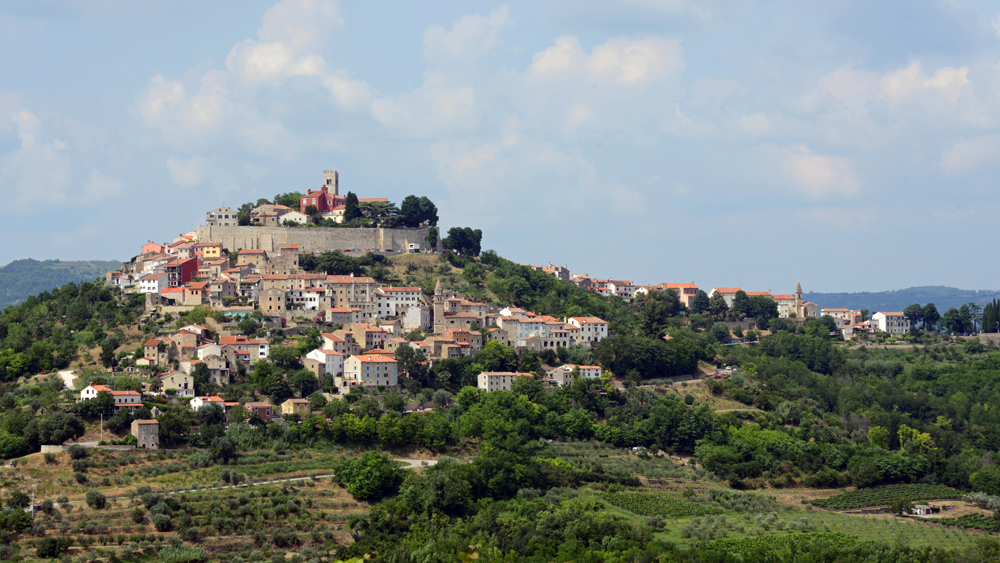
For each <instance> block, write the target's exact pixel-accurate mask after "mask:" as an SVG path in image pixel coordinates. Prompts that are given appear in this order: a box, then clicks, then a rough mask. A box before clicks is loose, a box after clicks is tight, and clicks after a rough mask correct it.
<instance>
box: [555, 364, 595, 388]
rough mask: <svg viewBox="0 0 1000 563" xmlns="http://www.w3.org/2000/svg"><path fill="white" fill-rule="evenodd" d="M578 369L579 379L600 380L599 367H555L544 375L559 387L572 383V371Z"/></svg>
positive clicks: (572, 365) (569, 365) (566, 365)
mask: <svg viewBox="0 0 1000 563" xmlns="http://www.w3.org/2000/svg"><path fill="white" fill-rule="evenodd" d="M578 367H579V368H580V378H581V379H600V378H601V373H602V371H601V367H600V366H576V365H574V364H565V365H562V366H559V367H557V368H556V369H554V370H552V371H550V372H548V373H547V374H546V375H548V376H549V377H551V378H552V379H554V380H555V381H556V383H558V384H559V386H560V387H562V386H563V385H567V384H571V383H573V370H574V369H576V368H578Z"/></svg>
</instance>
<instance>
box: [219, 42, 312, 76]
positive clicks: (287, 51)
mask: <svg viewBox="0 0 1000 563" xmlns="http://www.w3.org/2000/svg"><path fill="white" fill-rule="evenodd" d="M325 66H326V61H324V60H323V57H321V56H319V55H314V54H307V55H303V56H301V57H297V56H296V55H295V51H293V50H292V48H291V47H290V46H288V45H286V44H284V43H282V42H280V41H278V42H272V43H268V42H258V41H253V40H252V39H246V40H244V41H241V42H239V43H237V44H236V45H235V46H234V47H233V49H232V50H231V51H230V52H229V55H228V56H227V57H226V69H228V70H229V72H231V73H232V74H233V75H234V76H238V77H240V78H241V79H243V80H246V81H248V82H250V83H255V84H273V85H274V84H278V83H280V82H281V81H282V80H284V79H285V78H290V77H292V76H314V77H315V76H321V75H322V74H323V70H324V67H325Z"/></svg>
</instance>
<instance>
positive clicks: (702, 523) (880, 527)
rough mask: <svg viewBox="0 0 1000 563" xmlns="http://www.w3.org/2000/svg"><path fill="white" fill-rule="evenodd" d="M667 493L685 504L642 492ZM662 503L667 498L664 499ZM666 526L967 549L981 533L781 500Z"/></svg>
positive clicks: (686, 536) (680, 531)
mask: <svg viewBox="0 0 1000 563" xmlns="http://www.w3.org/2000/svg"><path fill="white" fill-rule="evenodd" d="M637 494H645V495H651V496H655V497H661V498H662V499H664V500H667V501H668V502H669V503H670V504H673V503H685V502H688V500H686V499H684V498H683V496H682V495H681V493H677V492H655V493H649V492H646V493H637ZM580 495H581V497H582V498H585V499H587V500H594V501H598V502H601V503H603V504H604V505H605V506H606V507H607V511H608V513H609V514H616V515H619V516H623V517H625V518H627V519H629V520H630V521H633V522H636V523H638V522H641V521H647V518H648V517H647V516H645V515H640V514H636V513H635V512H631V511H629V510H626V509H624V508H621V507H620V506H615V505H614V504H612V503H610V502H608V501H607V500H606V499H605V495H604V493H603V492H600V491H597V490H595V489H592V488H584V489H583V490H581V492H580ZM690 500H692V501H694V503H695V504H703V505H705V506H706V507H715V506H716V505H713V504H712V503H711V502H710V501H709V500H708V498H707V496H706V495H697V496H696V497H693V498H692V499H690ZM661 502H662V501H661ZM663 521H664V524H665V528H664V529H663V530H661V531H659V532H658V533H657V538H659V539H663V540H666V541H670V542H673V543H675V544H677V545H678V546H692V545H694V544H696V543H698V542H699V541H709V540H713V539H723V538H727V539H740V538H752V537H762V536H777V537H782V536H794V535H798V534H808V533H817V532H842V533H846V534H849V535H851V536H854V537H856V538H857V539H858V540H859V541H883V542H890V543H898V544H903V545H909V546H923V545H929V546H937V547H946V548H954V547H962V546H968V545H971V542H972V541H973V538H974V537H975V534H972V533H968V532H964V531H960V530H956V529H953V528H950V527H945V526H943V525H941V524H939V523H936V522H934V521H932V520H929V521H918V520H915V519H912V518H900V517H891V516H888V515H879V516H852V515H846V514H840V513H837V512H829V511H825V510H820V509H813V510H809V509H808V508H806V509H798V508H795V507H793V506H791V505H786V504H780V503H779V504H778V505H777V506H775V507H774V510H770V511H768V512H759V513H758V512H737V511H729V510H723V511H722V513H721V514H714V515H713V514H709V515H702V516H677V517H669V516H664V517H663Z"/></svg>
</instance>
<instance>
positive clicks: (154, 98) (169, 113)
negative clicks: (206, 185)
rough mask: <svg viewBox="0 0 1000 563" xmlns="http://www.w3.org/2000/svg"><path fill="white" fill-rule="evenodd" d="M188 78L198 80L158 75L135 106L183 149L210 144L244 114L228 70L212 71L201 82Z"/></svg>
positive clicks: (173, 144)
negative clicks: (186, 82)
mask: <svg viewBox="0 0 1000 563" xmlns="http://www.w3.org/2000/svg"><path fill="white" fill-rule="evenodd" d="M187 81H188V82H194V83H193V84H189V85H185V83H184V81H181V80H169V79H167V78H165V77H164V76H163V75H160V74H157V75H156V76H154V77H153V78H152V79H151V80H150V82H149V85H148V86H147V87H146V89H145V90H144V91H143V92H142V93H141V94H140V95H139V97H138V99H137V101H136V106H135V108H136V113H138V114H139V116H140V117H141V118H142V119H143V120H144V121H145V123H146V125H148V126H151V127H154V128H156V129H158V130H159V131H160V133H161V134H162V135H163V137H164V140H166V142H167V143H168V144H169V145H171V146H173V147H174V148H176V149H180V150H184V149H189V148H191V147H192V146H198V145H205V144H207V143H208V141H210V140H211V138H212V137H214V136H215V135H217V134H220V133H224V132H225V131H226V130H227V129H228V128H229V122H231V121H233V120H234V119H233V118H235V117H239V116H240V114H241V113H243V112H241V110H240V108H239V107H238V105H237V103H236V101H235V100H234V99H233V98H232V96H231V94H230V91H229V75H228V74H227V73H225V72H222V71H218V70H210V71H208V72H206V73H204V74H202V75H201V76H200V77H199V79H198V80H197V81H195V80H193V79H188V80H187ZM189 89H190V90H191V92H190V93H189ZM242 117H248V116H246V115H244V116H242Z"/></svg>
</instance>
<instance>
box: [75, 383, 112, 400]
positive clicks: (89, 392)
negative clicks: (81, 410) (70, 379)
mask: <svg viewBox="0 0 1000 563" xmlns="http://www.w3.org/2000/svg"><path fill="white" fill-rule="evenodd" d="M101 391H105V392H107V393H110V392H111V388H110V387H108V386H107V385H94V384H93V382H91V384H90V385H88V386H86V387H84V388H83V391H80V400H81V401H89V400H91V399H94V398H96V397H97V394H98V393H100V392H101Z"/></svg>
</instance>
